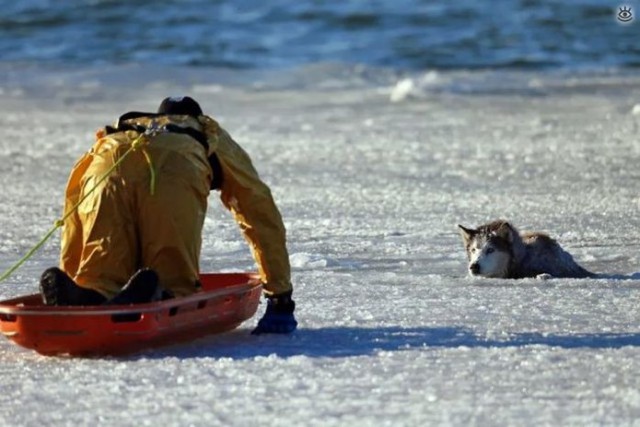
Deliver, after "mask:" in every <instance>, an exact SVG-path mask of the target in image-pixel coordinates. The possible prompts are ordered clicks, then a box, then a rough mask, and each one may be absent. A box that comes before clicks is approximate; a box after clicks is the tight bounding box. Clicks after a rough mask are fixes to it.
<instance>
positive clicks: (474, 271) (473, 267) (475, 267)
mask: <svg viewBox="0 0 640 427" xmlns="http://www.w3.org/2000/svg"><path fill="white" fill-rule="evenodd" d="M469 271H470V272H471V274H478V273H480V264H478V263H477V262H474V263H473V264H471V265H470V266H469Z"/></svg>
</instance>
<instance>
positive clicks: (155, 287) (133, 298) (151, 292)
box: [106, 268, 162, 305]
mask: <svg viewBox="0 0 640 427" xmlns="http://www.w3.org/2000/svg"><path fill="white" fill-rule="evenodd" d="M161 296H162V289H161V288H160V282H159V279H158V274H157V273H156V272H155V271H153V270H152V269H150V268H143V269H140V270H138V271H136V272H135V273H134V274H133V276H131V278H130V279H129V281H128V282H127V284H126V285H124V286H123V287H122V290H121V291H120V293H118V294H117V295H116V296H115V297H113V298H112V299H110V300H109V301H107V302H106V304H107V305H121V304H124V305H127V304H144V303H146V302H153V301H159V300H160V299H161Z"/></svg>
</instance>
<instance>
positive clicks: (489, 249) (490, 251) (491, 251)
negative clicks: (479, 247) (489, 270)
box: [487, 248, 495, 254]
mask: <svg viewBox="0 0 640 427" xmlns="http://www.w3.org/2000/svg"><path fill="white" fill-rule="evenodd" d="M494 250H495V249H493V248H487V253H488V254H492V253H493V251H494Z"/></svg>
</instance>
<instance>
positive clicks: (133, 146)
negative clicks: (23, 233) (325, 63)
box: [0, 133, 156, 282]
mask: <svg viewBox="0 0 640 427" xmlns="http://www.w3.org/2000/svg"><path fill="white" fill-rule="evenodd" d="M145 142H147V141H145V134H144V133H142V134H140V135H139V136H138V137H137V138H136V139H135V140H134V141H133V142H132V143H131V147H129V149H128V150H127V151H125V152H124V154H123V155H122V156H121V157H120V158H119V159H118V160H117V161H116V162H115V163H114V164H113V165H112V166H111V167H110V168H109V170H107V171H106V172H105V173H104V174H103V175H102V176H101V177H100V178H99V179H98V180H97V181H96V183H95V185H94V186H93V187H92V188H91V189H90V190H89V191H87V192H86V193H85V195H84V196H82V198H81V199H80V200H78V201H77V202H76V204H75V205H73V206H72V207H71V209H69V210H68V211H67V212H66V213H65V214H64V215H63V217H62V218H60V219H57V220H55V221H54V223H53V227H52V228H51V229H50V230H49V231H48V232H47V234H45V235H44V237H43V238H42V239H41V240H40V241H39V242H38V243H36V245H35V246H34V247H33V248H32V249H31V250H30V251H29V252H27V253H26V255H25V256H23V257H22V258H20V260H18V262H16V263H15V264H14V265H13V266H12V267H10V268H8V269H7V270H6V271H5V272H4V273H2V276H0V282H3V281H4V280H5V279H6V278H7V277H9V276H11V274H13V272H14V271H16V270H17V269H18V268H20V266H21V265H22V264H24V263H25V261H27V260H28V259H29V258H31V256H32V255H33V254H34V253H36V251H37V250H38V249H40V248H41V247H42V245H44V244H45V243H46V242H47V240H49V238H51V236H52V235H53V233H55V231H56V230H57V229H58V228H60V227H62V226H63V225H64V221H65V220H66V219H67V218H69V216H70V215H71V214H72V213H73V212H74V211H75V210H76V209H77V208H78V206H80V204H81V203H82V202H84V201H85V200H86V199H87V197H89V195H91V193H93V192H94V191H95V189H96V188H98V185H99V184H100V183H101V182H102V181H104V180H105V179H107V177H108V176H109V175H110V174H111V172H113V171H114V170H115V169H116V168H117V167H118V166H120V164H121V163H122V162H123V161H124V159H125V158H126V157H127V156H128V155H129V153H131V152H132V151H135V150H136V149H138V148H139V147H141V146H142V144H143V143H145ZM142 153H143V154H144V157H145V159H146V161H147V163H148V164H149V172H150V174H151V194H152V195H153V194H154V192H155V180H156V172H155V170H154V168H153V163H152V162H151V157H150V156H149V154H148V153H147V152H146V150H144V149H143V150H142Z"/></svg>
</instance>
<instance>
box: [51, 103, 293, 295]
mask: <svg viewBox="0 0 640 427" xmlns="http://www.w3.org/2000/svg"><path fill="white" fill-rule="evenodd" d="M132 144H134V145H135V148H134V149H133V150H130V149H131V147H132ZM123 157H124V158H123ZM114 165H115V168H114ZM112 168H113V170H111V169H112ZM104 174H108V178H107V179H105V180H104V181H102V182H100V183H99V182H98V181H99V179H100V177H101V176H103V175H104ZM212 188H213V189H217V190H220V198H221V200H222V203H223V204H224V206H225V207H226V208H227V209H229V210H230V211H231V212H232V213H233V216H234V218H235V220H236V222H237V223H238V224H239V226H240V229H241V230H242V233H243V234H244V237H245V238H246V240H247V242H248V243H249V245H250V248H251V251H252V254H253V256H254V259H255V261H256V263H257V265H258V271H259V273H260V276H261V279H262V281H263V282H264V284H265V286H264V289H265V292H266V293H268V294H279V293H283V292H287V291H290V290H291V277H290V266H289V256H288V253H287V249H286V240H285V228H284V225H283V222H282V218H281V216H280V212H279V211H278V208H277V207H276V205H275V203H274V200H273V197H272V195H271V191H270V190H269V187H267V185H266V184H265V183H264V182H262V180H261V179H260V178H259V176H258V173H257V172H256V170H255V168H254V167H253V164H252V163H251V159H250V158H249V156H248V155H247V153H246V152H245V151H244V150H243V149H242V148H241V147H240V146H239V145H238V144H237V143H236V142H235V141H234V140H233V139H232V138H231V137H230V136H229V134H228V133H227V132H226V131H225V130H224V129H222V128H221V127H220V126H219V125H218V123H217V122H216V121H215V120H213V119H212V118H210V117H208V116H199V117H198V118H197V119H196V118H194V117H191V116H182V115H158V114H152V113H127V114H125V115H124V116H122V117H121V118H120V119H119V120H118V123H117V124H116V126H114V127H111V126H107V127H106V128H104V129H101V130H100V131H98V132H97V134H96V142H95V144H94V145H93V147H92V148H91V150H90V151H89V152H88V153H86V154H85V155H83V156H82V157H81V158H80V159H79V160H78V162H77V163H76V165H75V166H74V168H73V170H72V171H71V175H70V177H69V181H68V184H67V189H66V194H65V212H69V211H70V210H71V209H72V208H73V207H74V206H75V205H76V203H77V202H78V201H79V200H81V199H82V198H83V197H84V196H85V195H87V194H88V197H87V198H86V199H84V200H83V201H82V202H81V203H80V205H79V206H78V207H77V209H75V210H74V211H73V213H72V214H71V215H70V216H69V217H68V218H67V219H66V220H65V222H64V227H63V231H62V239H61V243H62V251H61V261H60V263H61V268H62V270H64V271H65V272H66V273H67V274H68V275H69V276H70V277H72V278H73V279H74V280H75V281H76V283H77V284H78V285H80V286H83V287H86V288H90V289H94V290H96V291H98V292H100V293H101V294H103V295H104V296H105V297H107V298H110V297H113V296H114V295H115V294H116V293H118V292H119V290H120V289H121V288H122V286H123V285H124V284H125V283H126V282H127V280H128V279H129V278H130V276H131V275H132V274H133V273H134V272H135V271H137V270H138V269H140V268H142V267H149V268H152V269H154V270H155V271H156V272H157V273H158V275H159V277H160V284H161V285H162V286H163V287H164V288H166V289H169V290H171V291H172V292H173V293H174V294H175V295H176V296H184V295H188V294H190V293H193V292H194V291H195V290H196V289H197V281H198V273H199V271H200V270H199V259H200V248H201V242H202V238H201V236H202V228H203V224H204V218H205V214H206V210H207V197H208V195H209V191H210V189H212Z"/></svg>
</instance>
